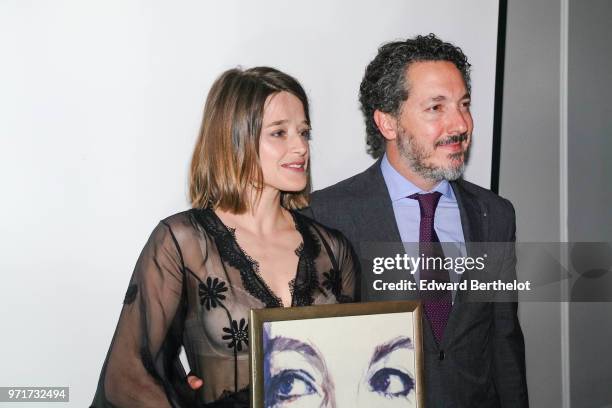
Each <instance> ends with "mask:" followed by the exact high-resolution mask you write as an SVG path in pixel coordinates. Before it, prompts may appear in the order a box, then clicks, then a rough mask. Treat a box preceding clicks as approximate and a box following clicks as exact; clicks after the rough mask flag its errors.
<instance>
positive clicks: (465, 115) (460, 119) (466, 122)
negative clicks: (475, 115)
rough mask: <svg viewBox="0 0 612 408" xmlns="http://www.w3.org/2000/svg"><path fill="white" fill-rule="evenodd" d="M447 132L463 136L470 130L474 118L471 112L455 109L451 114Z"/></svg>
mask: <svg viewBox="0 0 612 408" xmlns="http://www.w3.org/2000/svg"><path fill="white" fill-rule="evenodd" d="M449 115H450V117H449V118H448V125H447V132H448V134H451V135H461V134H464V133H466V132H467V131H468V130H469V126H470V123H471V122H472V116H471V115H470V113H469V112H464V111H461V110H460V109H454V110H453V111H452V112H450V113H449Z"/></svg>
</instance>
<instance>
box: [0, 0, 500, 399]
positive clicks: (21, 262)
mask: <svg viewBox="0 0 612 408" xmlns="http://www.w3.org/2000/svg"><path fill="white" fill-rule="evenodd" d="M429 32H435V33H437V34H438V35H439V36H441V37H442V38H444V39H447V40H449V41H452V42H454V43H456V44H457V45H460V46H461V47H462V48H463V49H464V51H465V52H466V54H467V55H468V56H469V57H470V61H471V63H472V64H473V67H474V68H473V112H474V117H475V123H476V130H475V134H474V136H475V137H474V140H475V142H474V148H473V152H472V159H471V163H470V166H469V168H468V171H467V178H468V179H470V180H472V181H475V182H477V183H478V184H481V185H483V186H489V183H490V167H491V164H490V157H491V132H492V121H493V120H492V118H493V89H494V79H495V58H496V55H495V52H496V49H495V47H496V37H497V35H496V33H497V2H491V1H486V2H483V1H480V0H463V1H461V2H457V1H454V0H443V1H438V2H436V3H435V4H434V3H432V4H428V3H425V2H420V1H416V0H411V1H406V0H387V1H385V2H383V3H380V5H378V4H376V3H374V2H371V1H367V0H359V1H354V0H353V1H348V0H347V1H328V2H322V1H321V2H294V1H291V2H289V1H281V0H268V1H265V2H264V1H260V2H252V1H246V0H245V1H225V2H214V3H213V2H203V1H183V2H160V1H157V2H153V1H147V2H144V1H125V0H123V1H104V2H102V1H100V2H92V1H77V0H75V1H68V0H64V1H61V0H58V1H54V2H45V1H22V0H13V1H11V0H3V1H2V2H0V60H1V61H0V182H1V186H2V190H1V191H2V194H1V197H0V216H1V221H0V226H1V232H2V234H1V235H0V248H1V251H0V254H1V255H0V271H1V273H2V284H1V285H0V302H1V303H0V305H1V307H0V322H2V326H1V327H2V347H0V361H1V363H0V364H1V366H2V368H1V369H0V386H10V385H22V386H25V385H39V386H43V385H58V386H59V385H62V386H70V387H71V403H70V404H68V405H69V406H74V407H82V406H87V404H88V403H89V402H90V401H91V398H92V396H93V392H94V389H95V386H96V382H97V377H98V374H99V370H100V367H101V365H102V362H103V359H104V355H105V353H106V350H107V347H108V344H109V342H110V338H111V336H112V333H113V331H114V328H115V324H116V319H117V317H118V313H119V310H120V308H121V302H122V299H123V295H124V291H125V289H126V286H127V282H128V279H129V276H130V273H131V269H132V267H133V265H134V263H135V261H136V257H137V256H138V253H139V251H140V249H141V247H142V245H143V244H144V242H145V240H146V238H147V236H148V234H149V233H150V231H151V229H152V228H153V227H154V225H155V224H156V222H157V221H158V220H159V219H161V218H163V217H165V216H167V215H170V214H171V213H174V212H177V211H180V210H183V209H186V208H187V207H188V202H187V199H186V175H187V167H188V162H189V159H190V154H191V149H192V147H193V144H194V141H195V137H196V133H197V130H198V127H199V122H200V116H201V110H202V107H203V104H204V99H205V96H206V92H207V90H208V89H209V87H210V85H211V83H212V81H213V80H214V79H215V77H216V76H218V75H219V74H220V73H221V72H222V71H223V70H225V69H227V68H230V67H234V66H236V65H242V66H244V67H250V66H254V65H271V66H274V67H277V68H279V69H281V70H283V71H286V72H288V73H290V74H292V75H294V76H296V77H297V78H298V79H299V80H300V81H301V82H302V84H303V85H304V87H305V88H306V90H307V92H308V94H309V96H310V97H311V100H312V121H313V126H314V133H313V136H314V139H313V142H312V148H313V169H314V170H313V179H314V185H315V188H321V187H324V186H327V185H330V184H332V183H334V182H336V181H339V180H341V179H343V178H346V177H348V176H350V175H353V174H355V173H356V172H358V171H361V170H362V169H364V168H366V167H367V166H368V165H369V164H370V163H371V162H372V159H371V158H369V156H367V155H366V153H365V148H364V146H365V136H364V126H363V120H362V118H361V115H360V112H359V109H358V101H357V90H358V87H359V83H360V80H361V76H362V74H363V71H364V69H365V66H366V65H367V63H368V62H369V61H370V60H371V59H372V58H373V56H374V55H375V54H376V49H377V47H378V46H379V45H380V44H381V43H383V42H385V41H389V40H393V39H398V38H406V37H408V36H413V35H415V34H417V33H429ZM0 405H1V404H0ZM20 406H24V407H25V406H27V404H22V405H20ZM33 406H38V405H36V404H34V405H33Z"/></svg>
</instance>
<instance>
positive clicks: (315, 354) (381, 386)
mask: <svg viewBox="0 0 612 408" xmlns="http://www.w3.org/2000/svg"><path fill="white" fill-rule="evenodd" d="M264 325H268V326H267V329H266V337H267V339H265V340H264V343H265V345H264V352H265V355H266V361H265V363H264V371H265V379H264V389H265V391H264V392H265V400H266V403H265V406H266V408H298V407H325V408H332V407H333V408H344V407H347V408H355V407H368V408H372V407H376V408H385V407H387V408H394V407H416V406H417V405H416V390H415V384H416V383H415V381H416V379H415V374H414V373H415V371H416V370H415V353H414V344H413V341H412V338H413V337H414V336H412V335H411V334H410V328H411V327H412V316H411V315H410V314H409V313H391V314H384V315H371V316H358V317H342V318H329V319H319V320H318V321H316V324H314V325H313V324H311V323H309V324H308V325H307V326H306V325H304V323H303V322H302V321H299V320H293V321H282V322H272V323H264ZM407 333H408V334H407Z"/></svg>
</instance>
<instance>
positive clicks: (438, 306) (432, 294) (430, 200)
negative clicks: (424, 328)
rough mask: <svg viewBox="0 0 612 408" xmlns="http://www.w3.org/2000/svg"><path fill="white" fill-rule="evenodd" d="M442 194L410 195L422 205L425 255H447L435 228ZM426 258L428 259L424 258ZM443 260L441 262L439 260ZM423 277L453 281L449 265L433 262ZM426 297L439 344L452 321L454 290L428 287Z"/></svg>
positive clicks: (426, 310)
mask: <svg viewBox="0 0 612 408" xmlns="http://www.w3.org/2000/svg"><path fill="white" fill-rule="evenodd" d="M440 197H442V194H441V193H439V192H437V191H435V192H433V193H428V194H413V195H411V196H408V198H412V199H413V200H417V201H418V202H419V207H420V208H421V225H420V227H419V241H420V245H419V247H420V248H419V249H420V252H421V255H422V256H423V258H434V257H441V258H442V259H444V252H443V251H442V246H441V245H440V240H439V239H438V234H436V230H435V229H434V214H435V212H436V207H437V206H438V202H439V201H440ZM423 262H424V260H423ZM437 263H439V262H437ZM420 280H421V281H422V280H426V281H428V282H430V281H435V282H440V283H442V282H450V278H449V275H448V271H447V270H446V269H443V268H442V269H436V267H435V266H434V265H430V267H429V268H427V267H425V268H424V267H421V276H420ZM422 298H423V309H424V310H425V315H426V316H427V319H429V323H431V329H432V330H433V334H434V337H435V338H436V341H437V342H438V344H439V343H440V340H441V339H442V335H443V334H444V329H445V328H446V322H448V316H449V315H450V311H451V307H452V294H451V291H450V290H437V291H427V292H426V293H424V294H422Z"/></svg>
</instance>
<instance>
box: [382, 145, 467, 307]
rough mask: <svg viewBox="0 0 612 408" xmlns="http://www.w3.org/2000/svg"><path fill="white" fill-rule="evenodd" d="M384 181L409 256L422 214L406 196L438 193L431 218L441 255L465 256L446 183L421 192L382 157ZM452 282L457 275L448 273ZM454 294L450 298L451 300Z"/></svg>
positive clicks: (414, 247)
mask: <svg viewBox="0 0 612 408" xmlns="http://www.w3.org/2000/svg"><path fill="white" fill-rule="evenodd" d="M380 168H381V170H382V175H383V178H384V179H385V184H386V185H387V190H389V195H390V197H391V202H392V204H393V213H394V214H395V222H396V224H397V228H398V230H399V233H400V237H401V238H402V242H403V243H404V247H405V249H406V254H407V255H408V256H415V257H416V256H418V244H414V243H418V242H419V226H420V223H421V210H420V208H419V202H418V201H417V200H414V199H412V198H408V196H410V195H412V194H415V193H432V192H434V191H438V192H440V193H441V194H442V197H440V201H439V202H438V206H437V207H436V212H435V214H434V229H435V230H436V234H438V239H440V242H442V243H443V244H442V245H443V249H444V255H445V256H447V257H448V256H450V257H459V256H465V254H466V250H465V238H464V236H463V228H462V226H461V215H460V214H459V206H458V205H457V199H456V198H455V193H454V192H453V189H452V187H451V185H450V184H449V182H448V181H446V180H443V181H441V182H440V183H439V184H438V185H437V186H436V187H435V188H434V189H433V190H431V191H424V190H421V189H420V188H419V187H417V186H415V185H414V184H412V183H411V182H410V181H409V180H408V179H406V178H405V177H404V176H402V175H401V174H400V173H399V172H398V171H397V170H395V168H394V167H393V166H392V165H391V163H389V160H388V159H387V155H386V154H385V155H384V156H383V158H382V161H381V163H380ZM449 275H450V279H451V282H459V280H460V275H458V274H456V273H454V271H449ZM414 278H415V281H416V282H418V281H419V271H416V272H415V274H414ZM454 295H455V294H454V293H453V298H454Z"/></svg>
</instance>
